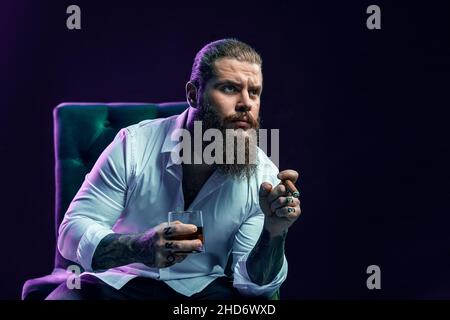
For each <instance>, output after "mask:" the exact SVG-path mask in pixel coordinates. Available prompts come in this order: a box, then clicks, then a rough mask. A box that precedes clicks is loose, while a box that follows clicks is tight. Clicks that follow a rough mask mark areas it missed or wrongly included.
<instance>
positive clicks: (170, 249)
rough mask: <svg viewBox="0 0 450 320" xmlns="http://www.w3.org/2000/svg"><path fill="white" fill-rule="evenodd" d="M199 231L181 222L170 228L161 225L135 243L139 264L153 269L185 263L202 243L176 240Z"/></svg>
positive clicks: (165, 224)
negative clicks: (189, 255) (188, 256)
mask: <svg viewBox="0 0 450 320" xmlns="http://www.w3.org/2000/svg"><path fill="white" fill-rule="evenodd" d="M196 231H197V227H196V226H195V225H193V224H184V223H181V222H179V221H175V222H173V223H172V224H171V225H170V226H169V225H168V224H167V223H161V224H160V225H158V226H156V227H155V228H152V229H150V230H148V231H147V232H145V233H143V234H141V235H140V236H139V237H138V238H137V239H136V242H135V250H136V253H137V259H138V262H141V263H144V264H145V265H147V266H149V267H152V268H166V267H170V266H172V265H174V264H175V263H179V262H181V261H183V260H184V259H185V258H186V257H187V255H188V254H189V252H191V251H195V250H198V249H199V248H200V247H201V246H202V242H201V241H200V240H198V239H196V240H174V239H173V238H176V237H177V236H182V235H189V234H192V233H194V232H196Z"/></svg>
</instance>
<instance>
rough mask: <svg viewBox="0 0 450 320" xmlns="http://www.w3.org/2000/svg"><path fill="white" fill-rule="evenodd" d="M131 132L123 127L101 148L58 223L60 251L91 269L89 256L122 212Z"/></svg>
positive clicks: (130, 166)
mask: <svg viewBox="0 0 450 320" xmlns="http://www.w3.org/2000/svg"><path fill="white" fill-rule="evenodd" d="M132 151H133V150H132V135H131V134H130V132H129V131H128V130H127V129H122V130H121V131H120V132H119V133H118V134H117V135H116V137H115V139H114V140H113V142H112V143H111V144H110V145H109V146H108V147H107V148H106V149H105V150H104V151H103V153H102V154H101V156H100V157H99V158H98V160H97V162H96V163H95V165H94V166H93V168H92V170H91V171H90V172H89V173H88V174H87V175H86V177H85V180H84V182H83V184H82V186H81V188H80V189H79V191H78V192H77V194H76V195H75V197H74V199H73V200H72V202H71V204H70V206H69V208H68V210H67V212H66V214H65V216H64V219H63V221H62V223H61V225H60V227H59V236H58V249H59V251H60V252H61V255H62V256H63V257H64V258H66V259H69V260H72V261H75V262H78V263H79V264H80V265H81V266H82V267H83V268H84V269H85V270H86V271H93V270H92V267H91V262H92V257H93V255H94V252H95V249H96V248H97V245H98V244H99V243H100V241H101V240H102V239H103V238H104V237H105V236H107V235H108V234H110V233H113V230H112V227H113V226H114V224H115V223H116V221H117V220H118V218H119V217H120V215H121V214H122V212H123V210H124V208H125V203H126V196H127V189H128V187H127V186H128V184H129V182H130V179H131V177H132V174H133V169H134V168H133V163H132V159H133V157H132Z"/></svg>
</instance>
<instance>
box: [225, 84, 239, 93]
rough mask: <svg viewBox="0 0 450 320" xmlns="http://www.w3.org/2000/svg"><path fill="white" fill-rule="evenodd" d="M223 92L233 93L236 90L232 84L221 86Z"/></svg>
mask: <svg viewBox="0 0 450 320" xmlns="http://www.w3.org/2000/svg"><path fill="white" fill-rule="evenodd" d="M222 90H223V92H225V93H234V92H236V88H235V87H233V86H224V87H222Z"/></svg>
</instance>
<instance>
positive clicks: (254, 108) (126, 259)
mask: <svg viewBox="0 0 450 320" xmlns="http://www.w3.org/2000/svg"><path fill="white" fill-rule="evenodd" d="M262 82H263V78H262V60H261V57H260V56H259V54H258V53H257V52H256V51H255V50H254V49H253V48H251V47H250V46H249V45H247V44H245V43H243V42H241V41H238V40H236V39H222V40H218V41H215V42H212V43H209V44H207V45H206V46H205V47H203V48H202V49H201V50H200V51H199V52H198V53H197V55H196V58H195V60H194V64H193V67H192V73H191V77H190V80H189V81H188V82H187V84H186V96H187V101H188V103H189V105H190V107H189V108H188V109H187V110H186V111H185V112H183V113H182V114H181V115H178V116H173V117H169V118H165V119H153V120H146V121H142V122H140V123H138V124H135V125H132V126H129V127H127V128H124V129H122V130H121V131H120V132H119V133H118V135H117V136H116V138H115V139H114V141H113V142H112V143H111V144H110V145H109V146H108V147H107V148H106V149H105V150H104V152H103V153H102V155H101V156H100V157H99V159H98V160H97V162H96V164H95V165H94V167H93V169H92V171H91V172H90V173H89V174H88V175H87V176H86V178H85V181H84V183H83V185H82V186H81V188H80V190H79V191H78V193H77V194H76V196H75V198H74V199H73V201H72V203H71V205H70V206H69V209H68V210H67V212H66V214H65V217H64V220H63V222H62V223H61V225H60V229H59V237H58V249H59V250H60V252H61V254H62V256H63V257H65V258H66V259H69V260H72V261H76V262H78V263H79V264H80V265H81V266H82V267H83V268H84V270H85V272H84V273H83V274H82V275H81V278H80V280H81V283H80V288H79V289H69V288H67V286H66V284H65V283H63V284H61V285H60V286H59V287H58V288H57V289H56V290H54V291H53V292H52V293H51V294H50V295H49V296H48V297H47V299H49V300H52V299H53V300H54V299H70V300H81V299H191V300H200V299H238V298H239V299H240V298H246V297H251V298H253V297H258V298H269V297H271V296H272V295H273V294H274V293H275V292H276V291H277V290H278V289H279V288H280V286H281V284H282V283H283V281H284V280H285V279H286V276H287V260H286V257H285V255H284V245H285V240H286V236H287V230H288V228H289V227H290V226H291V225H292V224H293V222H294V221H295V220H296V219H297V218H298V216H299V215H300V201H299V199H298V194H295V196H293V195H294V194H293V190H292V188H287V187H286V185H287V184H286V183H285V182H286V181H290V182H291V186H292V185H293V184H292V183H295V181H296V180H297V178H298V174H297V172H295V171H294V170H284V171H282V172H279V171H278V169H277V167H276V165H275V164H274V163H273V162H272V161H271V160H270V159H269V158H268V157H267V155H266V154H265V153H264V152H263V151H262V150H261V149H260V148H258V147H257V146H255V145H254V143H251V141H254V140H252V139H247V140H246V143H245V144H244V148H243V149H242V148H241V150H240V149H239V147H238V146H239V144H236V145H235V147H234V149H233V152H232V155H234V156H235V157H234V161H232V162H229V161H218V162H217V163H213V164H211V163H206V162H204V161H200V163H199V162H198V161H191V162H182V163H179V162H176V161H174V157H173V153H174V150H176V147H177V145H178V142H177V141H175V140H174V139H173V135H174V133H175V132H177V130H186V131H188V132H189V133H191V134H192V136H194V135H195V133H196V132H195V131H196V130H195V123H196V121H200V122H201V124H202V132H201V133H204V132H205V131H206V130H208V129H217V130H219V131H220V132H222V133H224V135H225V132H226V131H227V130H228V131H229V130H231V131H233V132H235V133H236V135H235V136H234V138H237V139H239V137H241V138H242V137H243V138H249V137H250V134H249V132H251V131H255V130H256V131H257V130H258V129H259V112H260V98H261V93H262ZM234 138H233V139H234ZM192 139H194V137H192ZM225 140H226V139H225ZM225 140H224V141H225ZM210 143H212V142H210ZM208 144H209V143H208V142H204V143H203V144H202V146H201V151H204V150H205V148H207V147H208ZM227 144H228V142H226V143H225V142H224V145H227ZM188 145H192V144H188ZM225 149H226V148H225ZM184 151H185V150H184ZM252 151H254V152H255V159H256V161H253V162H252V161H249V158H250V157H245V159H246V161H245V162H244V163H240V162H239V161H237V158H238V157H236V156H237V155H239V154H241V153H243V154H245V155H247V156H248V155H250V154H251V153H252ZM188 152H191V154H192V156H193V157H187V158H190V159H192V158H195V157H196V156H197V157H198V156H199V155H198V154H195V152H194V149H193V148H191V150H188ZM215 152H218V151H217V150H215ZM216 156H217V154H216ZM222 156H223V157H222ZM218 158H219V159H225V158H226V156H225V151H224V152H223V155H220V154H219V155H218ZM294 189H295V187H294ZM183 210H188V211H193V210H200V211H202V216H203V239H204V242H202V241H201V240H200V239H190V240H174V239H175V238H176V237H177V236H184V235H189V234H192V233H195V232H196V231H197V227H196V226H195V225H193V224H185V223H181V222H179V221H178V222H175V223H172V224H168V223H167V214H168V212H170V211H183ZM200 249H203V250H201V251H200V253H198V251H199V250H200ZM227 270H228V271H227Z"/></svg>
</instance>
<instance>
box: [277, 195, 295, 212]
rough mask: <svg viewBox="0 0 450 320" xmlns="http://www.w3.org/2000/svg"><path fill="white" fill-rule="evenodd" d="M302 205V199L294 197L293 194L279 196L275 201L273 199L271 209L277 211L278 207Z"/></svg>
mask: <svg viewBox="0 0 450 320" xmlns="http://www.w3.org/2000/svg"><path fill="white" fill-rule="evenodd" d="M298 205H300V200H298V199H297V198H294V197H292V196H288V197H278V198H277V199H276V200H275V201H272V203H271V204H270V209H271V210H272V212H275V211H276V210H277V209H279V208H282V207H285V206H288V207H296V206H298Z"/></svg>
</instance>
